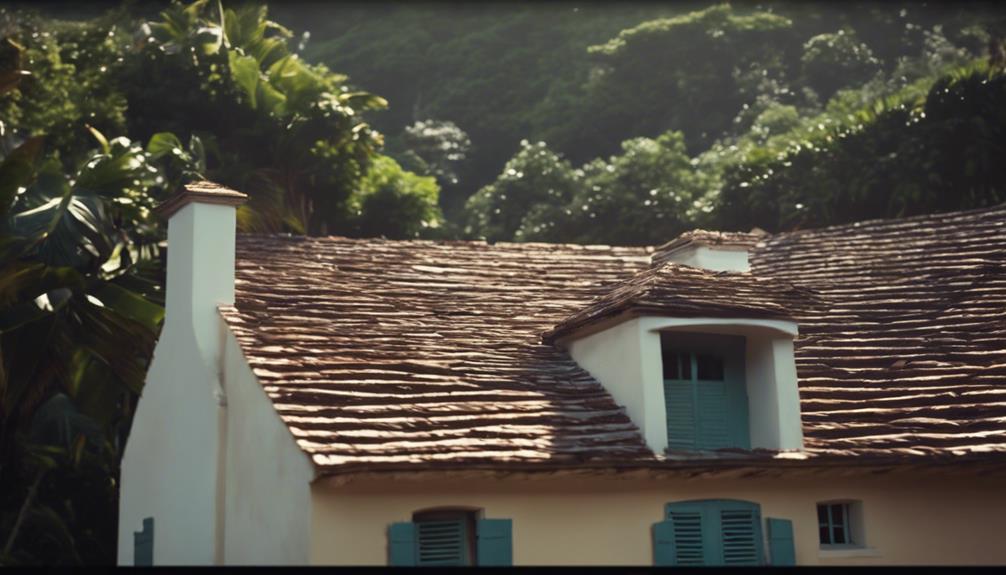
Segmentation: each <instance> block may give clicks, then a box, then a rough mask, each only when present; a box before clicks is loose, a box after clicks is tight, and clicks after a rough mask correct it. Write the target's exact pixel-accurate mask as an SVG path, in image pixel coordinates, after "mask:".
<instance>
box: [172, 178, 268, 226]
mask: <svg viewBox="0 0 1006 575" xmlns="http://www.w3.org/2000/svg"><path fill="white" fill-rule="evenodd" d="M247 199H248V196H247V194H242V193H241V192H239V191H237V190H232V189H230V188H228V187H225V186H221V185H220V184H217V183H214V182H210V181H207V180H201V181H198V182H189V183H188V184H185V185H184V186H182V189H180V190H178V192H177V193H176V194H175V195H173V196H171V197H170V198H168V199H166V200H164V201H163V202H161V204H160V205H159V206H157V208H155V210H154V212H155V213H156V214H157V215H159V216H160V217H162V218H164V219H169V218H170V217H171V216H173V215H174V214H175V212H177V211H178V210H180V209H182V208H184V207H185V206H187V205H189V204H191V203H199V204H217V205H223V206H240V205H241V204H243V203H245V201H246V200H247Z"/></svg>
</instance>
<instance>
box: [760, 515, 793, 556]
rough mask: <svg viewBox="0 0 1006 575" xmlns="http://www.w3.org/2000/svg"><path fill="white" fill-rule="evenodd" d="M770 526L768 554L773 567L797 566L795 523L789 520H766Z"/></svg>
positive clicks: (770, 518)
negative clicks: (794, 536) (794, 535)
mask: <svg viewBox="0 0 1006 575" xmlns="http://www.w3.org/2000/svg"><path fill="white" fill-rule="evenodd" d="M765 522H766V524H767V525H768V552H769V558H770V559H771V560H772V565H776V566H779V567H789V566H793V565H796V545H795V544H794V542H793V522H792V521H790V520H789V519H775V518H772V517H769V518H768V519H766V521H765Z"/></svg>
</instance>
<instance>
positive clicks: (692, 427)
mask: <svg viewBox="0 0 1006 575" xmlns="http://www.w3.org/2000/svg"><path fill="white" fill-rule="evenodd" d="M664 402H665V409H666V412H667V444H668V447H670V448H671V449H681V450H692V449H695V448H696V446H695V440H696V428H697V421H696V419H695V385H694V383H693V382H691V381H673V380H665V381H664Z"/></svg>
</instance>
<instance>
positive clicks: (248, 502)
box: [224, 332, 314, 565]
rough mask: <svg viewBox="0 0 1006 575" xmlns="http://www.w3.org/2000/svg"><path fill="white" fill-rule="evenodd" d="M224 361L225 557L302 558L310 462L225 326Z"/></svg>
mask: <svg viewBox="0 0 1006 575" xmlns="http://www.w3.org/2000/svg"><path fill="white" fill-rule="evenodd" d="M224 361H225V363H224V365H225V371H224V381H225V382H226V383H225V385H226V390H227V416H228V417H227V430H226V445H227V481H226V487H225V499H226V520H225V523H224V525H225V532H226V536H225V544H224V550H225V551H224V555H225V562H226V564H228V565H306V564H307V563H308V562H309V560H310V548H311V547H310V546H311V488H310V483H311V480H312V479H313V478H314V468H313V466H312V464H311V462H310V461H309V460H308V457H307V455H306V454H305V453H304V452H303V451H301V449H300V448H299V447H297V444H296V442H295V441H294V438H293V435H291V433H290V430H289V429H288V428H287V426H286V425H285V424H284V423H283V421H282V420H281V419H280V418H279V415H278V414H277V413H276V410H275V409H274V408H273V406H272V402H271V401H270V400H269V398H268V397H266V395H265V392H264V391H263V390H262V386H261V384H259V382H258V380H256V379H255V376H254V374H253V373H252V371H251V369H250V368H249V366H248V364H247V362H245V360H244V356H243V355H242V354H241V350H240V348H239V346H238V343H237V340H236V339H235V338H234V335H233V334H231V333H230V332H228V333H227V339H226V342H225V347H224Z"/></svg>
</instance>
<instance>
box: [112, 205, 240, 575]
mask: <svg viewBox="0 0 1006 575" xmlns="http://www.w3.org/2000/svg"><path fill="white" fill-rule="evenodd" d="M234 230H235V218H234V208H233V207H231V206H219V205H208V204H190V205H188V206H185V207H184V208H182V209H181V210H179V211H178V212H177V213H175V214H174V215H173V216H172V217H171V219H170V221H169V223H168V238H169V246H170V247H169V249H168V274H167V276H168V277H167V302H166V310H165V321H164V327H163V329H162V331H161V335H160V339H159V340H158V342H157V347H156V348H155V350H154V357H153V360H152V362H151V366H150V369H149V371H148V372H147V379H146V383H145V385H144V389H143V393H142V394H141V396H140V400H139V404H138V405H137V409H136V414H135V415H134V418H133V425H132V428H131V430H130V434H129V439H128V441H127V444H126V449H125V454H124V455H123V460H122V472H121V489H120V496H119V553H118V561H119V564H120V565H132V564H133V532H134V531H136V530H139V529H140V527H141V523H142V520H143V518H144V517H153V518H154V533H155V536H154V563H155V564H156V565H165V564H167V565H208V564H212V563H213V562H214V560H215V558H216V556H217V553H218V549H217V544H218V540H217V537H216V533H217V530H218V528H219V527H218V525H217V523H218V521H219V520H220V519H222V518H221V517H220V516H219V514H218V513H217V512H218V503H219V501H218V497H217V495H218V493H217V492H218V489H219V487H220V486H219V485H218V484H217V477H218V466H219V465H220V460H219V459H218V456H219V454H220V452H221V451H220V439H221V438H220V433H219V431H220V422H221V416H222V413H221V409H222V408H221V406H220V405H219V401H220V399H221V397H222V395H221V387H220V385H221V384H220V379H219V373H218V370H219V365H220V364H219V356H220V342H221V341H222V335H223V329H224V326H223V323H222V321H221V320H220V317H219V315H218V314H217V312H216V306H217V305H218V304H219V303H229V302H233V299H234V285H233V284H234V282H233V274H234Z"/></svg>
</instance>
